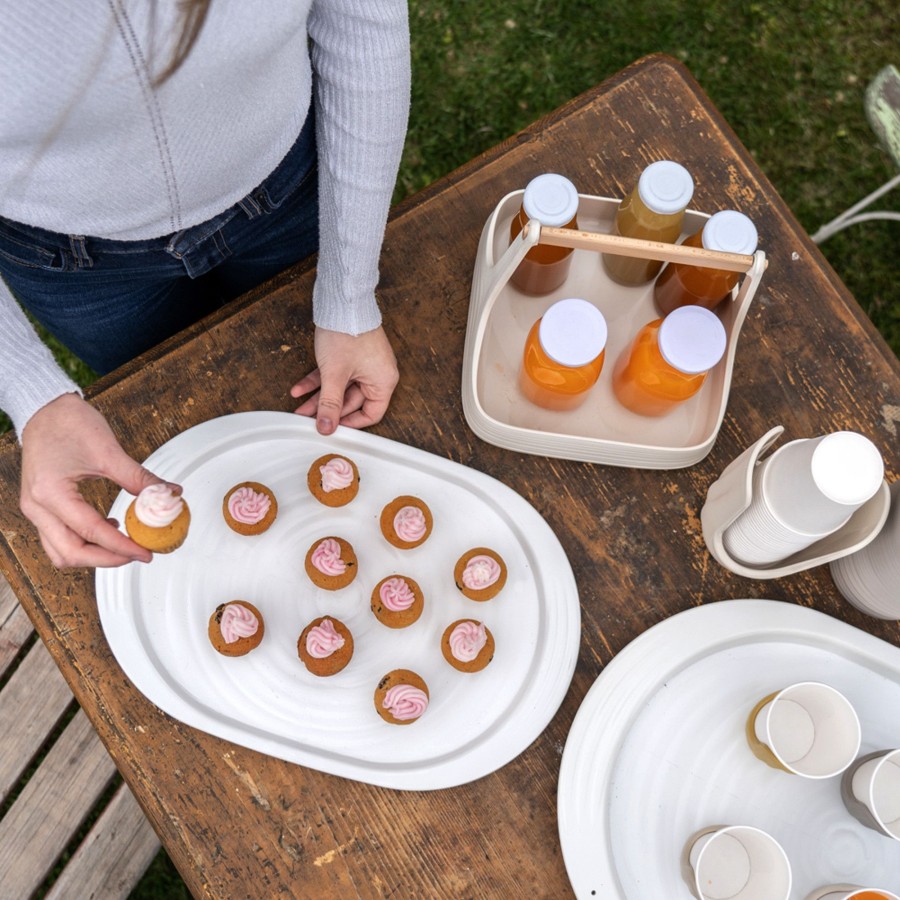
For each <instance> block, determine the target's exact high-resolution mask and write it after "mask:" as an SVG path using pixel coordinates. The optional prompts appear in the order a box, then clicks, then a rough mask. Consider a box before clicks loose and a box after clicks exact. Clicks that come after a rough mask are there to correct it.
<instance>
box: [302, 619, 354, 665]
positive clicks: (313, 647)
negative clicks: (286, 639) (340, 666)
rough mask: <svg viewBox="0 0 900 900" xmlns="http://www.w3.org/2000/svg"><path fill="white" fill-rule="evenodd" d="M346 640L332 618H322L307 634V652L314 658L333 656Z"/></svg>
mask: <svg viewBox="0 0 900 900" xmlns="http://www.w3.org/2000/svg"><path fill="white" fill-rule="evenodd" d="M345 643H346V641H345V640H344V638H343V637H341V635H340V634H338V632H337V629H336V628H335V627H334V622H332V621H331V619H322V621H321V622H320V623H319V624H318V625H314V626H313V627H312V628H310V629H309V631H308V632H307V634H306V652H307V653H308V654H309V655H310V656H311V657H313V659H325V658H326V657H328V656H331V654H332V653H334V651H335V650H340V649H341V647H343V646H344V644H345Z"/></svg>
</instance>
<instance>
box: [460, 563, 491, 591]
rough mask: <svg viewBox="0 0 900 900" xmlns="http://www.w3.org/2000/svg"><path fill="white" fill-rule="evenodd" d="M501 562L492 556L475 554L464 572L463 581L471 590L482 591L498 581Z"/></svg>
mask: <svg viewBox="0 0 900 900" xmlns="http://www.w3.org/2000/svg"><path fill="white" fill-rule="evenodd" d="M499 577H500V563H498V562H497V560H496V559H494V558H493V557H491V556H484V555H481V556H473V557H472V558H471V559H470V560H469V561H468V562H467V563H466V567H465V569H463V573H462V582H463V584H464V585H465V586H466V587H467V588H468V589H469V590H470V591H481V590H484V588H487V587H490V586H491V585H492V584H496V583H497V579H498V578H499Z"/></svg>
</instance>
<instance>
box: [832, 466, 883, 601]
mask: <svg viewBox="0 0 900 900" xmlns="http://www.w3.org/2000/svg"><path fill="white" fill-rule="evenodd" d="M831 576H832V578H834V583H835V584H836V585H837V589H838V590H839V591H840V592H841V594H842V595H843V596H844V598H845V599H846V600H848V601H849V602H850V603H852V604H853V605H854V606H855V607H857V608H858V609H861V610H862V611H863V612H864V613H868V614H869V615H870V616H876V617H877V618H879V619H900V481H895V482H894V483H893V484H892V485H891V511H890V513H889V514H888V518H887V521H886V522H885V523H884V528H882V529H881V531H880V532H879V533H878V537H876V538H875V540H874V541H872V542H871V543H870V544H868V545H867V546H865V547H863V548H862V550H858V551H857V552H856V553H851V554H850V555H849V556H844V557H841V559H836V560H835V561H834V562H833V563H832V564H831Z"/></svg>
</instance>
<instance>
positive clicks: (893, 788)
mask: <svg viewBox="0 0 900 900" xmlns="http://www.w3.org/2000/svg"><path fill="white" fill-rule="evenodd" d="M841 799H842V800H843V801H844V806H846V807H847V810H848V812H850V814H851V815H853V816H854V817H855V818H856V819H858V820H859V821H860V822H862V824H863V825H865V826H866V827H867V828H873V829H874V830H875V831H878V832H881V834H883V835H885V837H889V838H893V839H894V840H895V841H900V749H898V750H879V751H876V752H875V753H868V754H866V755H865V756H861V757H860V758H859V759H858V760H857V761H856V762H855V763H854V764H853V765H852V766H851V767H850V768H849V769H847V771H846V772H845V773H844V777H843V778H842V779H841Z"/></svg>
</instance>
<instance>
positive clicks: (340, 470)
mask: <svg viewBox="0 0 900 900" xmlns="http://www.w3.org/2000/svg"><path fill="white" fill-rule="evenodd" d="M319 471H320V472H321V473H322V490H323V491H325V493H326V494H329V493H331V491H340V490H343V489H344V488H347V487H350V485H351V484H353V466H351V465H350V463H349V462H348V461H347V460H346V459H344V458H343V457H340V456H334V457H332V458H331V459H329V460H328V462H327V463H325V465H324V466H319Z"/></svg>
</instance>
